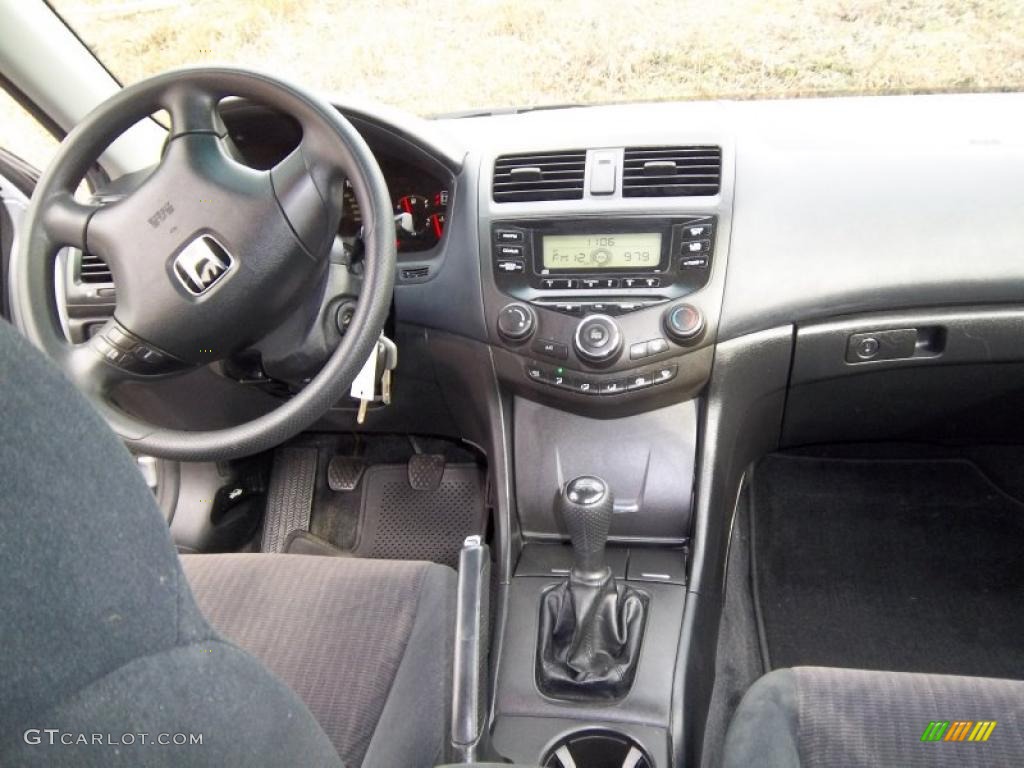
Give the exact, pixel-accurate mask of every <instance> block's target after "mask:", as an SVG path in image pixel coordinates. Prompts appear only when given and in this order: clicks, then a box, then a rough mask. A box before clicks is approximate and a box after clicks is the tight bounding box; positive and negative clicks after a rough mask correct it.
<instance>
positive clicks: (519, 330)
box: [498, 304, 537, 341]
mask: <svg viewBox="0 0 1024 768" xmlns="http://www.w3.org/2000/svg"><path fill="white" fill-rule="evenodd" d="M536 325H537V319H536V317H535V316H534V314H533V310H532V309H530V308H529V307H528V306H526V305H525V304H506V305H505V306H504V307H502V308H501V312H499V313H498V333H500V334H501V336H502V338H504V339H508V340H509V341H522V340H523V339H527V338H529V337H530V335H531V334H532V333H533V329H534V327H535V326H536Z"/></svg>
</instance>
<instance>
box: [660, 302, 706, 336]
mask: <svg viewBox="0 0 1024 768" xmlns="http://www.w3.org/2000/svg"><path fill="white" fill-rule="evenodd" d="M664 320H665V332H666V333H668V335H669V336H671V337H672V339H673V340H675V341H677V342H678V343H680V344H692V343H694V342H695V341H697V339H699V338H700V337H701V334H703V333H704V315H703V314H702V313H701V311H700V310H699V309H697V308H696V307H695V306H693V305H692V304H677V305H676V306H674V307H670V308H669V309H668V311H667V312H666V313H665V318H664Z"/></svg>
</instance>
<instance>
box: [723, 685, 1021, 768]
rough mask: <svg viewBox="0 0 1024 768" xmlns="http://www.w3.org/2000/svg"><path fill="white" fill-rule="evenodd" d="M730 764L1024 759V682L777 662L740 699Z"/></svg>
mask: <svg viewBox="0 0 1024 768" xmlns="http://www.w3.org/2000/svg"><path fill="white" fill-rule="evenodd" d="M992 722H994V723H995V725H994V726H991V727H989V726H984V725H983V723H992ZM936 723H937V725H935V724H936ZM926 731H927V732H928V735H929V736H931V737H933V739H935V740H932V739H927V738H926ZM986 732H987V733H988V737H987V739H985V740H984V741H979V740H978V738H979V737H983V736H984V734H985V733H986ZM947 735H949V736H950V738H949V739H946V736H947ZM972 735H974V736H975V739H974V740H971V736H972ZM960 737H962V740H960ZM723 765H724V766H726V768H740V767H741V766H742V767H743V768H751V767H752V766H772V767H773V768H790V767H792V768H818V766H822V767H824V766H901V767H902V768H915V767H917V766H921V767H922V768H923V767H924V766H929V767H931V766H949V767H950V768H954V767H957V768H960V767H966V768H971V767H972V766H978V767H979V768H980V766H1004V765H1005V766H1010V765H1024V682H1022V681H1016V680H994V679H990V678H982V677H957V676H953V675H925V674H915V673H908V672H874V671H866V670H857V669H833V668H826V667H796V668H793V669H779V670H775V671H774V672H771V673H769V674H767V675H765V676H764V677H762V678H761V679H760V680H758V681H757V682H756V683H754V685H752V686H751V687H750V690H749V691H747V693H746V695H745V696H744V697H743V700H742V701H741V702H740V705H739V707H738V708H737V710H736V714H735V715H734V716H733V720H732V723H731V724H730V726H729V731H728V733H727V734H726V739H725V752H724V759H723Z"/></svg>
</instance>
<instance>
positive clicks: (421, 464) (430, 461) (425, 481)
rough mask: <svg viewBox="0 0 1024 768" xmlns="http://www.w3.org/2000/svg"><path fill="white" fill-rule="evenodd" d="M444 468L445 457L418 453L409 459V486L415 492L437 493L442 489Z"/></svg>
mask: <svg viewBox="0 0 1024 768" xmlns="http://www.w3.org/2000/svg"><path fill="white" fill-rule="evenodd" d="M444 467H445V458H444V456H441V455H440V454H436V453H417V454H416V455H415V456H413V457H412V458H410V459H409V485H411V486H412V489H413V490H414V491H436V490H437V489H438V488H440V487H441V479H442V478H443V477H444Z"/></svg>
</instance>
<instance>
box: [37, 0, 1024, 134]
mask: <svg viewBox="0 0 1024 768" xmlns="http://www.w3.org/2000/svg"><path fill="white" fill-rule="evenodd" d="M54 5H55V7H56V9H57V10H58V11H59V12H60V13H62V14H63V15H64V17H65V19H66V20H67V21H68V22H69V23H70V24H71V26H72V27H73V28H74V29H75V30H76V31H77V32H78V34H79V35H80V36H81V37H82V38H83V39H84V40H85V41H86V43H87V44H88V45H89V46H90V47H92V48H93V50H94V51H95V52H96V54H97V55H98V56H99V58H100V59H101V60H102V61H103V62H104V63H105V64H106V65H107V66H108V67H109V68H110V69H111V70H112V71H113V72H114V74H115V75H116V76H117V77H118V78H119V79H120V80H121V81H122V82H123V83H125V84H127V83H133V82H135V81H137V80H140V79H142V78H144V77H146V76H148V75H152V74H156V73H158V72H161V71H163V70H166V69H168V68H170V67H177V66H182V65H186V64H204V63H208V64H212V63H232V64H236V65H240V66H245V67H252V68H257V69H262V70H265V71H267V72H270V73H273V74H277V75H280V76H283V77H285V78H288V79H291V80H293V81H295V82H297V83H299V84H301V85H304V86H306V87H308V88H312V89H316V90H319V91H321V92H324V93H325V94H327V95H329V96H334V97H338V98H346V97H356V98H360V99H370V100H373V101H378V102H382V103H385V104H390V105H392V106H395V107H399V108H403V109H406V110H408V111H411V112H415V113H418V114H421V115H434V114H439V113H448V112H457V111H463V110H479V109H488V108H500V107H530V106H541V105H552V104H586V103H606V102H630V101H655V100H666V99H706V98H769V97H782V96H811V95H822V94H830V95H831V94H888V93H906V92H936V91H949V90H954V91H963V90H968V91H971V90H1021V89H1022V86H1024V2H1020V0H982V1H979V2H968V1H967V0H920V1H918V2H893V1H892V0H803V1H800V2H787V0H715V1H714V2H712V1H711V0H649V1H644V0H575V1H570V2H552V0H477V2H465V1H463V0H430V1H429V2H420V1H419V0H388V1H387V2H384V1H383V0H377V1H376V2H373V1H370V0H344V1H335V0H323V1H322V2H309V1H307V0H248V1H244V0H243V1H239V0H202V2H192V1H187V0H56V2H55V3H54Z"/></svg>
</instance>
